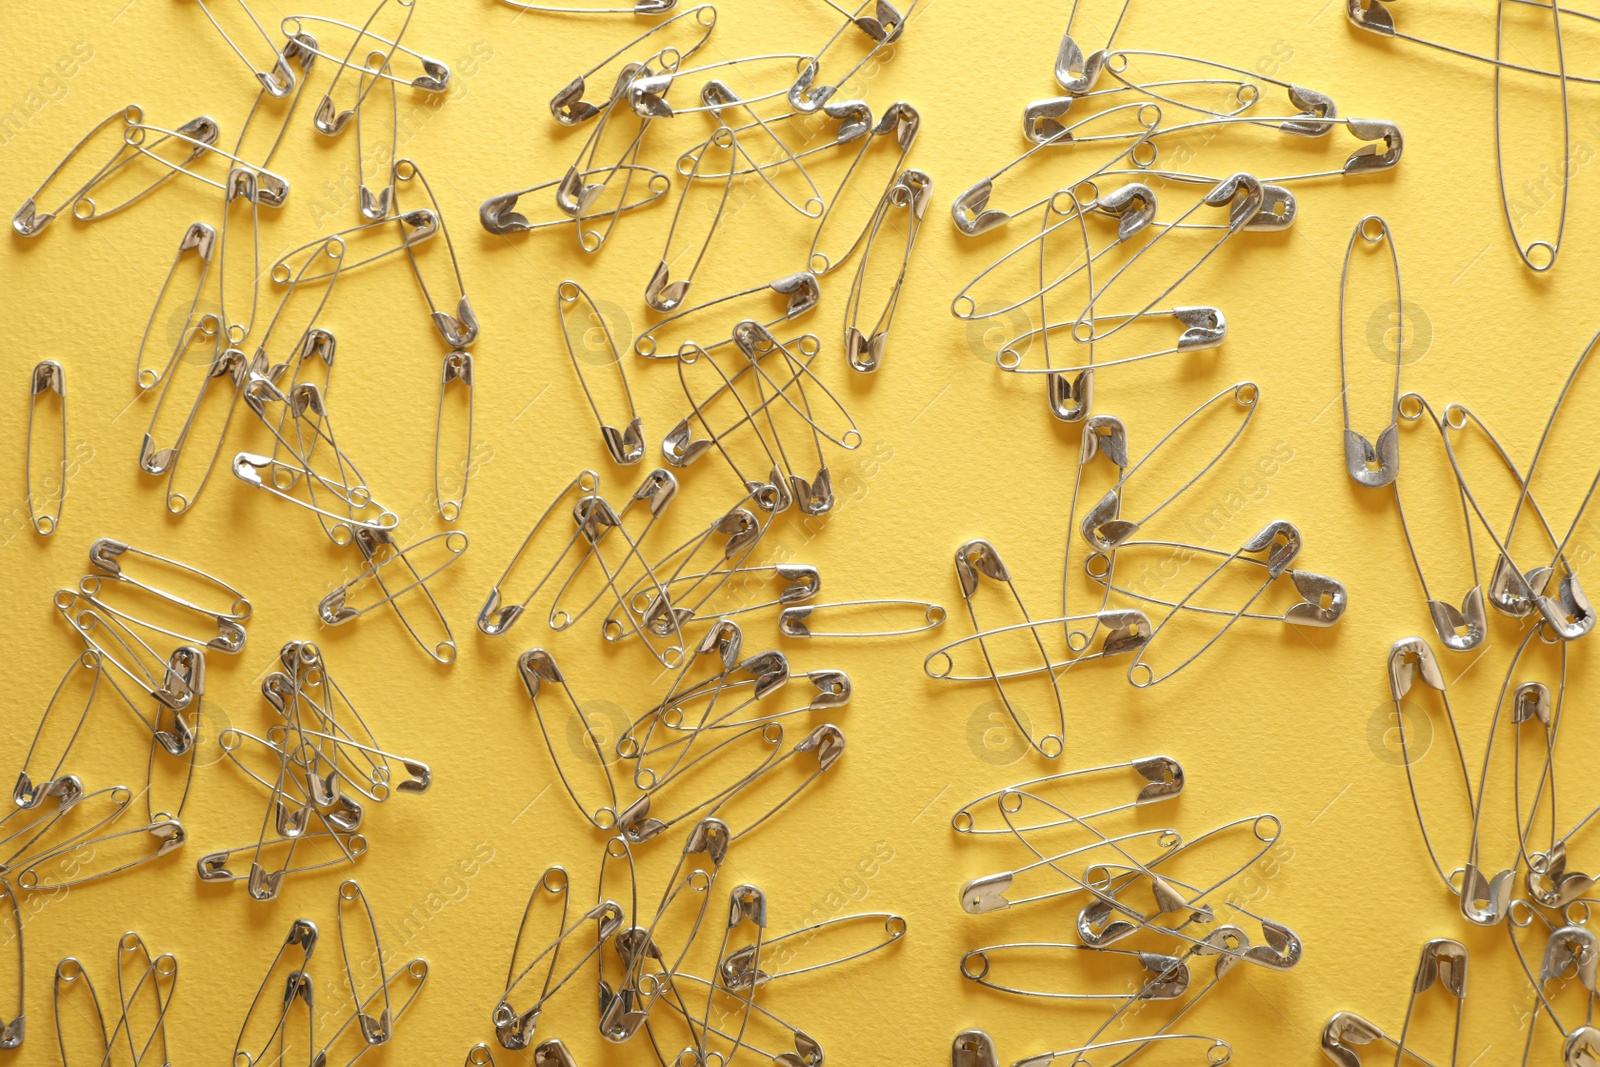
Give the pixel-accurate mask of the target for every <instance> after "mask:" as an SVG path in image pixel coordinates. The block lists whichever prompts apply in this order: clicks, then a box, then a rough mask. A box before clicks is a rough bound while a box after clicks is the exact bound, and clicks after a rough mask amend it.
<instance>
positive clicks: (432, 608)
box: [318, 527, 468, 663]
mask: <svg viewBox="0 0 1600 1067" xmlns="http://www.w3.org/2000/svg"><path fill="white" fill-rule="evenodd" d="M436 538H442V539H443V540H444V545H445V549H446V550H447V551H448V552H450V558H449V559H447V560H445V561H444V562H443V563H442V564H440V565H439V566H438V567H436V568H435V569H434V570H433V571H431V572H430V573H429V574H427V575H424V574H422V572H421V571H419V570H418V569H417V567H416V565H415V564H414V563H412V562H411V559H410V553H411V552H412V551H413V550H415V549H416V548H418V547H420V546H421V545H423V544H426V543H428V542H430V541H433V540H434V539H436ZM355 543H356V547H357V548H359V549H360V550H361V555H362V556H363V557H365V558H366V561H367V567H366V569H365V570H364V571H363V572H362V574H361V575H360V578H368V577H370V578H372V579H373V580H374V581H376V582H377V583H378V588H379V589H380V590H382V591H383V599H382V600H380V601H378V603H379V604H388V605H389V606H390V607H391V608H393V609H394V613H395V615H396V616H398V617H399V619H400V624H401V625H402V626H404V627H405V628H406V633H408V634H410V635H411V639H412V640H413V641H415V642H416V643H417V645H418V647H420V648H421V649H422V650H423V651H424V652H426V653H428V655H429V656H431V657H432V658H433V660H434V661H435V662H437V663H453V662H455V658H456V639H455V635H454V634H453V633H451V631H450V620H449V619H447V618H445V614H444V609H442V608H440V607H439V601H438V600H437V599H435V598H434V595H433V590H431V589H429V588H428V581H429V579H431V578H432V577H433V576H434V575H436V574H438V573H439V572H440V571H442V570H443V569H444V568H445V567H448V566H449V565H450V564H452V563H454V562H455V561H456V560H458V559H460V558H461V553H463V552H465V551H466V550H467V545H468V541H467V535H466V534H464V533H462V532H461V531H460V530H449V531H446V532H444V533H442V534H433V535H432V536H430V537H425V538H423V539H422V540H421V541H416V542H413V543H412V544H410V545H408V546H406V547H405V548H400V547H398V546H397V545H396V544H395V541H394V535H393V534H392V533H391V532H390V531H389V530H378V529H373V528H371V527H358V528H357V529H356V530H355ZM396 562H398V563H399V564H400V568H399V569H400V572H401V576H400V580H401V581H402V582H406V583H407V584H405V585H404V586H402V587H401V588H399V589H391V588H390V584H389V582H387V581H385V579H384V574H383V568H384V567H386V566H388V565H390V564H392V563H396ZM358 580H359V578H358ZM413 589H415V590H418V591H420V592H421V594H422V597H423V599H424V600H425V601H426V603H427V607H428V609H429V614H431V615H432V616H433V619H434V621H435V622H436V623H438V629H439V630H440V632H442V633H443V634H444V639H443V640H441V641H436V642H433V643H432V644H430V643H429V642H428V641H425V640H424V639H423V637H422V635H421V634H419V633H418V632H417V629H416V627H415V626H414V625H412V622H411V619H410V618H409V617H408V616H407V615H406V613H405V612H404V611H403V610H401V607H400V602H399V599H398V598H399V597H401V596H403V595H405V594H406V593H408V592H410V591H412V590H413ZM325 605H326V601H325V602H324V605H319V609H318V610H319V613H320V612H321V609H322V607H323V606H325ZM376 606H377V604H374V605H372V607H376ZM340 607H341V608H342V607H343V601H342V597H341V600H340ZM366 610H369V609H367V608H363V609H361V611H363V612H364V611H366ZM334 614H335V616H336V617H337V616H340V615H341V614H342V613H340V612H335V613H334ZM349 617H350V616H342V618H341V621H343V619H345V618H349ZM326 619H327V616H326V615H325V616H324V621H326Z"/></svg>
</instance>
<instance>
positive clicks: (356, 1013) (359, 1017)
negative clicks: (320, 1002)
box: [311, 957, 429, 1067]
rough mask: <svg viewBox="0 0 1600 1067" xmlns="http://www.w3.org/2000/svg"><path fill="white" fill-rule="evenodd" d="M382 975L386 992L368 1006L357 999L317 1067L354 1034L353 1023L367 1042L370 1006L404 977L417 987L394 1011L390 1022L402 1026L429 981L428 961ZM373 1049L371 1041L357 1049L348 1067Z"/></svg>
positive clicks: (318, 1056) (418, 960)
mask: <svg viewBox="0 0 1600 1067" xmlns="http://www.w3.org/2000/svg"><path fill="white" fill-rule="evenodd" d="M369 959H370V957H369ZM379 973H380V976H382V978H383V991H382V992H381V993H374V994H372V996H370V997H368V998H367V1000H366V1001H365V1002H364V1003H363V1002H362V1001H361V1000H360V999H359V998H357V1000H356V1003H355V1005H354V1008H353V1010H352V1012H351V1014H349V1015H346V1016H345V1019H344V1022H342V1023H340V1024H339V1028H338V1029H337V1030H335V1031H334V1032H333V1036H332V1037H330V1038H328V1042H327V1044H325V1045H323V1046H322V1049H321V1050H320V1051H319V1052H317V1053H316V1054H314V1055H313V1056H312V1058H311V1063H312V1064H313V1065H314V1067H326V1065H327V1064H328V1062H329V1050H330V1049H332V1048H333V1047H334V1045H336V1044H338V1042H339V1039H340V1038H341V1037H343V1036H344V1035H345V1034H346V1033H348V1032H350V1024H351V1023H356V1024H357V1027H356V1031H355V1032H356V1033H359V1034H360V1035H361V1036H362V1038H363V1039H364V1038H365V1037H366V1032H365V1030H364V1029H363V1026H364V1025H365V1024H364V1020H365V1019H368V1018H370V1017H371V1016H370V1012H369V1008H370V1006H371V1005H372V1004H373V1003H374V1002H375V1001H376V1000H377V998H378V997H379V996H380V995H383V996H387V993H388V987H389V986H391V985H398V984H399V983H400V980H401V979H402V978H408V979H410V980H411V981H412V982H414V983H415V984H414V985H413V986H412V987H411V991H410V992H409V993H408V994H407V995H406V998H405V999H404V1000H402V1001H400V1002H399V1004H398V1006H396V1007H395V1008H394V1009H393V1013H392V1018H391V1020H390V1022H391V1024H392V1025H398V1024H399V1022H400V1020H401V1019H402V1018H404V1017H405V1014H406V1012H407V1011H408V1010H410V1008H411V1005H412V1004H413V1003H415V1002H416V999H417V995H418V994H419V993H421V992H422V987H423V985H424V984H426V982H427V981H428V973H429V969H428V961H427V960H425V959H422V958H421V957H417V958H415V959H412V960H410V961H409V962H406V963H402V964H400V965H399V966H398V967H396V968H395V969H394V970H393V971H392V972H391V973H389V974H388V975H382V972H381V971H380V972H379ZM384 1014H385V1015H389V1014H390V1012H389V1011H388V1010H387V1009H386V1010H385V1012H384ZM351 1044H354V1042H351ZM371 1047H372V1043H370V1042H363V1043H362V1044H361V1045H359V1046H357V1051H356V1053H355V1055H354V1056H352V1057H351V1058H350V1059H349V1060H347V1061H345V1063H346V1067H353V1065H354V1063H355V1061H356V1060H359V1059H360V1058H361V1057H362V1056H364V1055H366V1053H367V1050H368V1049H370V1048H371ZM341 1055H342V1053H341Z"/></svg>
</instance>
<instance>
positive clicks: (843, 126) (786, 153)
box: [676, 83, 898, 273]
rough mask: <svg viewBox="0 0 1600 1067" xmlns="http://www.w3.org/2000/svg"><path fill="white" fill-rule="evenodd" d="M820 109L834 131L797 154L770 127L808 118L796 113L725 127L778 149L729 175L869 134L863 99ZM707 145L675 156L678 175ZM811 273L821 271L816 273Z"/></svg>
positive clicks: (713, 177)
mask: <svg viewBox="0 0 1600 1067" xmlns="http://www.w3.org/2000/svg"><path fill="white" fill-rule="evenodd" d="M718 84H720V83H718ZM822 110H823V114H825V115H826V116H827V117H828V118H830V119H832V120H833V121H835V122H837V123H838V124H839V125H838V129H836V130H835V131H834V134H833V138H832V139H831V140H828V141H825V142H823V143H822V144H817V145H813V146H812V147H810V148H802V149H800V150H798V151H796V150H795V149H792V148H790V147H789V145H788V143H787V142H783V141H782V138H778V135H777V133H776V132H775V131H774V130H773V127H775V126H777V125H778V124H779V123H789V122H793V121H794V120H795V119H803V118H807V117H808V116H805V115H802V114H800V112H798V111H786V112H784V113H783V114H781V115H774V116H772V117H771V118H765V119H764V118H762V117H760V116H759V115H758V116H756V117H754V118H752V119H751V120H750V121H749V122H745V123H741V124H740V125H738V126H729V129H731V130H732V131H733V133H734V136H736V137H740V136H743V135H744V134H746V133H749V132H750V131H751V130H755V129H762V130H765V131H766V132H767V133H768V135H770V136H772V137H774V138H777V139H778V140H779V141H780V143H781V146H782V147H781V151H780V153H779V156H778V158H776V159H773V160H770V161H768V162H765V163H760V162H757V161H755V160H751V159H747V160H746V162H748V163H749V164H750V165H749V166H748V167H739V168H737V169H734V170H733V171H732V176H733V177H735V178H742V177H746V176H748V175H754V174H757V173H758V172H760V171H764V170H777V169H779V168H781V167H782V166H784V165H785V164H786V163H788V162H789V161H790V160H793V161H794V162H795V163H799V161H800V160H802V159H806V158H807V157H809V156H815V155H819V154H821V153H823V152H827V151H831V150H832V149H835V148H842V147H843V146H845V145H847V144H851V143H852V142H855V141H859V140H861V139H862V138H864V137H866V136H867V134H869V133H871V132H873V126H872V108H870V107H868V106H867V104H866V102H865V101H863V100H848V101H843V102H840V103H837V104H831V103H830V104H827V105H825V106H824V107H823V109H822ZM889 126H890V128H892V127H893V123H892V122H891V123H890V124H889ZM805 139H806V141H807V142H809V141H812V140H814V139H815V134H814V133H813V132H811V131H807V133H806V135H805ZM708 144H709V138H708V139H707V140H705V141H701V142H700V143H699V144H697V145H695V146H694V147H693V148H688V149H685V150H684V151H683V152H681V153H679V155H678V161H677V164H676V168H677V171H678V173H679V174H681V175H683V176H684V177H685V178H687V177H688V176H689V172H690V171H691V170H692V169H694V162H695V160H696V159H697V158H699V156H700V154H701V153H703V152H704V151H705V150H706V147H707V145H708ZM896 173H898V171H896ZM700 177H701V178H703V179H705V180H708V181H713V180H717V179H721V178H726V177H728V175H727V174H707V173H705V172H703V171H702V172H701V174H700ZM893 178H894V175H892V174H891V175H890V180H891V181H893ZM819 195H820V193H819ZM824 211H825V212H826V208H824ZM818 225H821V223H820V222H819V223H818ZM815 273H822V272H820V271H819V272H815Z"/></svg>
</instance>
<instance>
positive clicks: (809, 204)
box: [695, 78, 825, 219]
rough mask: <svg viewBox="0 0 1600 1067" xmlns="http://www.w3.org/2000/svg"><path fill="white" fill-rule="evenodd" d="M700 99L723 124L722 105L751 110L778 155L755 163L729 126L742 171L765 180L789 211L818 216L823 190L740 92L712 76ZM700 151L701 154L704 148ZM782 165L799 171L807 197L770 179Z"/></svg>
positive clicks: (732, 165)
mask: <svg viewBox="0 0 1600 1067" xmlns="http://www.w3.org/2000/svg"><path fill="white" fill-rule="evenodd" d="M700 99H701V100H703V101H705V102H706V103H707V104H711V105H715V106H714V107H712V110H711V114H712V116H713V117H714V118H716V120H717V121H718V122H721V123H722V124H723V125H725V126H726V125H727V119H726V118H725V117H724V116H723V113H722V109H723V108H728V107H733V106H742V107H743V108H744V109H745V110H746V111H748V112H750V115H751V117H752V118H753V119H754V120H755V121H754V124H753V125H754V126H755V127H757V128H759V129H760V130H761V132H762V133H764V134H766V135H767V139H768V140H770V141H771V142H772V144H773V146H774V148H775V149H776V151H777V153H778V157H779V158H778V159H777V160H775V161H774V162H771V163H767V164H760V163H757V162H756V160H755V157H754V156H752V155H751V153H750V149H748V148H746V147H745V146H744V145H742V144H739V143H738V133H737V132H735V131H734V130H733V129H731V128H730V130H729V133H730V134H733V136H734V147H735V148H736V149H737V151H738V154H739V155H741V156H743V157H744V160H745V162H746V163H748V164H750V166H749V168H748V169H747V170H745V171H744V173H747V174H754V175H756V176H757V177H758V178H760V179H761V180H762V181H763V182H765V183H766V186H767V188H768V189H770V190H771V191H772V192H773V194H774V195H776V196H777V198H778V199H779V200H782V201H783V203H784V204H785V206H787V207H789V208H790V209H791V210H794V211H797V212H799V213H800V214H802V215H804V216H805V217H806V218H809V219H814V218H820V217H821V215H822V212H823V209H824V207H825V205H824V204H823V202H822V193H821V191H819V190H818V189H817V183H816V181H815V180H814V179H813V178H812V177H811V172H810V171H808V170H806V167H805V164H804V163H801V162H800V158H799V156H797V155H795V153H794V151H793V150H792V149H790V147H789V146H788V145H787V144H785V143H784V142H783V138H781V137H779V136H778V135H777V133H776V132H774V131H773V129H772V127H770V126H768V125H767V123H766V120H764V119H763V118H762V117H761V116H760V115H758V114H757V113H756V111H755V109H754V108H753V107H751V106H750V105H749V104H748V103H746V102H745V101H743V100H741V99H740V98H739V95H738V94H737V93H735V92H734V91H733V89H732V88H731V87H730V86H729V85H728V84H727V83H726V82H722V81H718V80H717V79H715V78H713V79H712V80H711V81H708V82H706V83H705V85H703V86H701V87H700ZM750 128H751V124H748V123H747V124H746V125H744V126H740V127H738V131H740V132H742V131H744V130H748V129H750ZM701 154H702V155H703V154H704V151H703V150H702V152H701ZM695 162H696V163H698V162H699V159H698V158H697V159H696V160H695ZM785 166H792V167H793V168H794V169H795V170H796V171H798V172H799V173H800V177H801V179H802V180H803V181H804V182H805V184H806V188H807V189H808V190H809V191H810V194H811V195H810V196H809V197H807V198H806V200H805V201H804V202H803V203H796V202H795V199H794V198H793V197H791V196H790V195H789V194H788V193H786V192H784V191H783V190H782V189H781V188H779V187H778V183H777V182H776V181H775V180H774V179H773V176H772V174H771V173H769V172H774V171H778V170H781V169H782V168H783V167H785ZM734 169H735V161H734V160H733V159H729V160H728V173H729V174H730V175H731V174H732V173H733V171H734Z"/></svg>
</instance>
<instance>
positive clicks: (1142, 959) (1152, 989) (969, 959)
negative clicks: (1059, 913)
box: [961, 941, 1189, 1001]
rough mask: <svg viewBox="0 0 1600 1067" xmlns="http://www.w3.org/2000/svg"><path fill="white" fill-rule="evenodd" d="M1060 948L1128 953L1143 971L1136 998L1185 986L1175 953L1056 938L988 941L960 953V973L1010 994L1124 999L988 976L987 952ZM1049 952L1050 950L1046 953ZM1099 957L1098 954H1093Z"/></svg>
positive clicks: (1157, 996)
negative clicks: (1020, 985) (1006, 981)
mask: <svg viewBox="0 0 1600 1067" xmlns="http://www.w3.org/2000/svg"><path fill="white" fill-rule="evenodd" d="M1041 949H1046V950H1063V951H1064V952H1065V953H1066V954H1067V955H1066V958H1068V959H1070V958H1072V957H1071V953H1073V952H1105V953H1108V954H1110V955H1113V956H1122V957H1132V958H1133V959H1134V960H1136V961H1137V962H1138V964H1139V966H1140V967H1142V968H1143V969H1144V971H1145V977H1144V980H1143V984H1142V985H1141V986H1140V988H1139V992H1138V993H1137V994H1136V996H1137V997H1138V999H1140V1000H1175V999H1177V998H1178V997H1181V996H1182V995H1183V994H1184V993H1185V992H1187V991H1188V989H1189V967H1188V965H1187V964H1186V963H1185V962H1184V961H1183V960H1182V959H1181V958H1179V957H1177V956H1162V955H1160V954H1158V953H1154V952H1142V951H1136V950H1132V949H1125V948H1110V949H1093V948H1090V947H1089V946H1087V945H1074V944H1071V943H1062V942H1059V941H1015V942H1011V943H1009V944H1003V945H988V946H986V947H984V948H975V949H971V950H969V951H968V952H967V953H966V954H965V955H963V956H962V957H961V976H962V977H963V978H966V979H967V980H969V981H971V982H975V983H977V984H978V985H980V986H983V987H984V988H985V989H993V990H995V991H996V992H999V993H1010V994H1012V995H1013V996H1022V997H1039V998H1042V999H1046V1000H1118V1001H1120V1000H1126V999H1127V994H1126V993H1125V992H1119V993H1080V992H1055V991H1052V990H1044V989H1021V988H1018V987H1016V986H1009V985H1002V984H1000V983H999V982H997V981H995V980H994V979H992V978H990V977H989V971H990V969H991V968H992V967H993V966H994V963H995V960H993V959H991V958H990V957H991V955H995V956H1001V957H1004V956H1006V955H1009V954H1011V952H1013V951H1017V953H1018V954H1019V955H1020V954H1024V953H1029V952H1037V951H1038V950H1041ZM1049 954H1050V955H1053V954H1054V952H1051V953H1049ZM1096 958H1100V957H1096Z"/></svg>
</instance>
